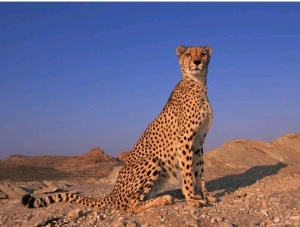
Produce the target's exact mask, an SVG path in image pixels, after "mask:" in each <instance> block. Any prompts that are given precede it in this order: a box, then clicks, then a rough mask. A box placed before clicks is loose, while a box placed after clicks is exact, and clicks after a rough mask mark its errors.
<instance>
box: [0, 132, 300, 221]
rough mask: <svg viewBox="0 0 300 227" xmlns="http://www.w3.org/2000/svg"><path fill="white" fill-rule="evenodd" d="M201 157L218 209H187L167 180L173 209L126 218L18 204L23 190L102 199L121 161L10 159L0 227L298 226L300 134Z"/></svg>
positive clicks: (2, 172) (1, 185)
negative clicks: (74, 193) (67, 192)
mask: <svg viewBox="0 0 300 227" xmlns="http://www.w3.org/2000/svg"><path fill="white" fill-rule="evenodd" d="M120 157H122V158H123V159H124V158H126V153H124V154H122V155H121V156H120ZM204 158H205V165H206V166H205V167H206V168H205V174H206V179H207V187H208V189H209V191H210V192H211V194H212V195H214V196H216V197H217V198H218V202H217V203H214V204H209V205H207V206H206V207H202V208H200V209H195V208H192V207H189V206H187V204H186V202H185V200H184V198H183V196H182V193H181V190H180V182H177V181H176V180H172V181H171V182H170V183H169V184H168V185H167V186H166V188H164V190H163V191H162V192H161V193H162V194H171V195H173V196H174V198H175V201H176V203H175V204H172V205H168V206H163V207H159V208H154V209H151V210H148V211H146V212H144V213H141V214H137V215H132V214H120V213H118V212H100V211H96V210H92V209H89V208H85V207H82V206H80V205H74V204H67V203H61V204H52V205H50V206H49V207H46V208H39V209H28V208H26V207H23V206H22V205H21V204H20V198H21V196H22V195H23V194H25V193H28V192H30V193H36V194H39V195H40V196H43V193H51V192H54V191H69V190H71V191H76V192H79V193H82V194H84V195H86V196H88V197H103V196H104V195H105V194H108V193H109V192H110V191H111V189H112V187H113V183H114V181H115V178H116V175H117V173H118V169H119V168H120V167H118V166H120V165H121V164H122V163H121V162H119V161H118V160H116V159H114V158H112V157H109V156H108V155H106V154H105V153H104V152H103V151H102V150H101V149H99V148H95V149H93V150H91V151H90V152H88V153H86V154H84V155H82V156H77V157H57V156H37V157H26V156H11V157H8V158H5V159H2V160H0V201H1V204H0V226H7V227H10V226H13V227H15V226H30V227H31V226H47V227H50V226H112V227H123V226H127V227H137V226H144V227H146V226H147V227H148V226H159V227H167V226H172V227H183V226H186V227H188V226H191V227H196V226H204V227H205V226H221V227H235V226H277V227H280V226H300V204H299V203H300V202H299V201H300V134H288V135H285V136H283V137H280V138H278V139H276V140H273V141H272V142H271V143H266V142H263V141H250V140H235V141H230V142H227V143H225V144H224V145H223V146H222V147H221V148H218V149H215V150H213V151H210V152H208V153H206V154H205V157H204ZM113 169H114V170H113ZM109 174H110V175H109ZM108 175H109V176H108Z"/></svg>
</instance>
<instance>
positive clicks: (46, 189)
mask: <svg viewBox="0 0 300 227" xmlns="http://www.w3.org/2000/svg"><path fill="white" fill-rule="evenodd" d="M57 190H58V188H55V187H49V188H43V189H39V190H36V191H34V192H33V194H46V193H50V192H56V191H57Z"/></svg>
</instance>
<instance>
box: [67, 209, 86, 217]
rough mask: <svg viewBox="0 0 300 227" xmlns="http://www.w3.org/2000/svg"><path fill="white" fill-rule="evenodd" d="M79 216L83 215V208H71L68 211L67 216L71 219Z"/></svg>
mask: <svg viewBox="0 0 300 227" xmlns="http://www.w3.org/2000/svg"><path fill="white" fill-rule="evenodd" d="M81 216H83V210H81V209H76V210H71V211H70V212H69V213H68V217H69V218H73V219H78V218H80V217H81Z"/></svg>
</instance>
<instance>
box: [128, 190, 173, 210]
mask: <svg viewBox="0 0 300 227" xmlns="http://www.w3.org/2000/svg"><path fill="white" fill-rule="evenodd" d="M174 202H175V201H174V198H173V197H172V196H170V195H164V196H160V197H157V198H154V199H149V200H147V201H145V202H142V203H140V204H138V205H137V206H135V207H134V208H133V211H132V212H133V213H135V214H137V213H141V212H143V211H145V210H148V209H150V208H154V207H159V206H164V205H167V204H172V203H174Z"/></svg>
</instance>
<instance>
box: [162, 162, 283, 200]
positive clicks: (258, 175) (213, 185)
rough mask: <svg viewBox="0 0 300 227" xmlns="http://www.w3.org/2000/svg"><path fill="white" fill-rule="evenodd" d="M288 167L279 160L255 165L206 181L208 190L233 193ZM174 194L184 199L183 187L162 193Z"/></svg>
mask: <svg viewBox="0 0 300 227" xmlns="http://www.w3.org/2000/svg"><path fill="white" fill-rule="evenodd" d="M285 167H287V164H285V163H282V162H278V163H277V164H276V165H264V166H254V167H251V168H250V169H248V170H246V171H245V172H243V173H240V174H231V175H227V176H224V177H220V178H217V179H214V180H211V181H208V182H206V187H207V190H208V191H222V192H220V193H217V194H215V195H214V196H215V197H217V198H219V197H222V196H224V195H225V194H226V193H233V192H235V191H236V190H238V189H239V188H240V187H246V186H250V185H252V184H254V183H255V182H257V181H258V180H261V179H263V178H265V177H267V176H271V175H275V174H277V173H278V171H279V170H280V169H282V168H285ZM165 194H168V195H172V196H173V197H174V198H177V199H184V196H183V194H182V191H181V189H175V190H168V191H165V192H163V193H161V194H160V195H165Z"/></svg>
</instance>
